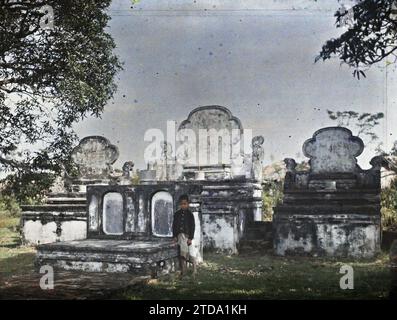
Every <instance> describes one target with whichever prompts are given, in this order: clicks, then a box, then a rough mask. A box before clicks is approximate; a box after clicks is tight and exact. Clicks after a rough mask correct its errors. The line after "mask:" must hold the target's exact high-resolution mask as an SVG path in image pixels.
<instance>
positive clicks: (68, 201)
mask: <svg viewBox="0 0 397 320" xmlns="http://www.w3.org/2000/svg"><path fill="white" fill-rule="evenodd" d="M46 203H47V204H81V205H85V204H86V203H87V199H86V198H67V197H58V198H48V199H47V200H46Z"/></svg>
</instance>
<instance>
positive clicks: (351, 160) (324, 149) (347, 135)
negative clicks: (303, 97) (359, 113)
mask: <svg viewBox="0 0 397 320" xmlns="http://www.w3.org/2000/svg"><path fill="white" fill-rule="evenodd" d="M363 150H364V143H363V141H362V140H361V139H360V138H359V137H354V136H353V135H352V133H351V131H350V130H349V129H346V128H343V127H329V128H323V129H320V130H318V131H316V132H315V133H314V135H313V138H311V139H309V140H307V141H306V142H305V143H304V145H303V153H304V155H305V156H306V157H308V158H310V169H311V172H312V173H330V172H331V173H342V172H355V171H356V170H357V159H356V157H358V156H359V155H360V154H361V153H362V152H363Z"/></svg>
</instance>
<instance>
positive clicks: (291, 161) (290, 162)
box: [284, 158, 296, 172]
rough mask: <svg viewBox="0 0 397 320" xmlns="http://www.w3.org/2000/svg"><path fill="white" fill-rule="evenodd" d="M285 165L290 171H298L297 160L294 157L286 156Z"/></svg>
mask: <svg viewBox="0 0 397 320" xmlns="http://www.w3.org/2000/svg"><path fill="white" fill-rule="evenodd" d="M284 163H285V167H286V169H287V171H288V172H295V171H296V161H295V160H294V159H292V158H285V159H284Z"/></svg>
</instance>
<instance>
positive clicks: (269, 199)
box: [262, 180, 283, 221]
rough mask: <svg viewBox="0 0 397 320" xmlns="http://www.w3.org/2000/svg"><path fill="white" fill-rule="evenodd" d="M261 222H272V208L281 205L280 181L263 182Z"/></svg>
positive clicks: (281, 185) (281, 184) (281, 183)
mask: <svg viewBox="0 0 397 320" xmlns="http://www.w3.org/2000/svg"><path fill="white" fill-rule="evenodd" d="M262 186H263V196H262V197H263V207H262V213H263V220H265V221H270V220H273V208H274V207H275V206H277V205H278V204H280V203H281V201H282V199H283V182H282V181H277V180H274V181H265V182H264V183H263V184H262Z"/></svg>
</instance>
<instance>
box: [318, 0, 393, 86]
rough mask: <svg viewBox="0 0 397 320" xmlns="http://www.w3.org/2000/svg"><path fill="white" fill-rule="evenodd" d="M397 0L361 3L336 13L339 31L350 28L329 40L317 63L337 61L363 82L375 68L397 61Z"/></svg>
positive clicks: (360, 1)
mask: <svg viewBox="0 0 397 320" xmlns="http://www.w3.org/2000/svg"><path fill="white" fill-rule="evenodd" d="M396 6H397V0H359V1H358V3H357V4H356V5H354V6H353V7H352V8H351V9H350V10H347V9H346V8H344V7H342V9H340V10H338V11H337V12H336V13H335V17H336V26H337V27H338V28H342V27H345V26H346V25H349V27H348V30H347V31H346V32H344V33H343V34H342V35H341V36H340V37H339V38H336V39H330V40H328V41H327V42H326V43H325V45H324V46H323V48H322V50H321V52H320V54H319V55H318V56H317V57H316V61H318V60H327V59H331V58H332V57H335V56H336V57H338V58H339V59H340V60H341V61H342V63H346V64H347V65H349V66H350V67H352V68H353V69H354V71H353V75H354V76H355V77H357V78H358V79H360V76H363V77H365V76H366V75H365V71H366V70H367V69H368V68H369V67H370V66H372V65H374V64H376V63H378V62H380V61H382V60H384V59H386V58H390V59H391V61H389V60H387V62H386V63H391V62H395V61H396V52H397V35H396V32H397V11H396Z"/></svg>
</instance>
